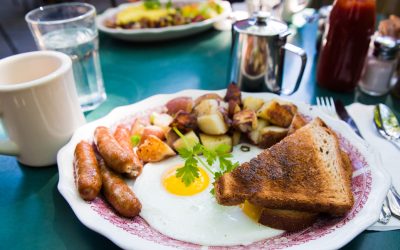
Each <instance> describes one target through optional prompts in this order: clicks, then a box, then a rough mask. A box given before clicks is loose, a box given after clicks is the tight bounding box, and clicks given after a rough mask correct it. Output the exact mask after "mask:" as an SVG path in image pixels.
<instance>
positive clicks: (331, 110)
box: [316, 96, 392, 224]
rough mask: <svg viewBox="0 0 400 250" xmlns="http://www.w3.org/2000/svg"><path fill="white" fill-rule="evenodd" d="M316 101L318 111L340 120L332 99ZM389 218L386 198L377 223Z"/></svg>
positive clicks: (389, 213) (324, 98)
mask: <svg viewBox="0 0 400 250" xmlns="http://www.w3.org/2000/svg"><path fill="white" fill-rule="evenodd" d="M316 101H317V107H318V109H319V110H320V111H322V112H323V113H325V114H327V115H329V116H331V117H333V118H336V119H340V118H339V116H338V114H337V112H336V108H335V101H334V100H333V98H332V97H319V96H317V98H316ZM390 217H392V213H391V212H390V209H389V207H388V204H387V198H385V200H384V202H383V204H382V209H381V213H380V214H379V219H378V222H379V223H381V224H387V223H388V222H389V220H390Z"/></svg>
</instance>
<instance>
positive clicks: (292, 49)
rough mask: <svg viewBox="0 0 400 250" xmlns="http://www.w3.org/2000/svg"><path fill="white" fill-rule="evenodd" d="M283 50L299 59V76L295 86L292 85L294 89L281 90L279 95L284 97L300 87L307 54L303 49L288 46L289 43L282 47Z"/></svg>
mask: <svg viewBox="0 0 400 250" xmlns="http://www.w3.org/2000/svg"><path fill="white" fill-rule="evenodd" d="M283 49H285V50H286V51H289V52H291V53H293V54H295V55H297V56H298V57H300V59H301V67H300V72H299V75H298V77H297V81H296V84H295V85H294V88H293V89H292V90H288V89H283V90H282V91H281V93H282V94H284V95H291V94H293V93H294V92H296V91H297V90H298V89H299V87H300V83H301V79H302V78H303V74H304V70H305V68H306V64H307V54H306V52H305V51H304V50H303V49H301V48H299V47H297V46H294V45H293V44H290V43H286V44H285V45H284V46H283Z"/></svg>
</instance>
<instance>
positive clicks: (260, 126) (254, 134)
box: [248, 118, 269, 144]
mask: <svg viewBox="0 0 400 250" xmlns="http://www.w3.org/2000/svg"><path fill="white" fill-rule="evenodd" d="M268 125H269V124H268V122H267V121H266V120H264V119H260V118H259V119H257V128H256V129H254V130H253V131H251V132H250V133H248V136H249V139H250V140H251V141H252V143H254V144H258V140H259V135H260V131H261V129H263V128H265V127H266V126H268Z"/></svg>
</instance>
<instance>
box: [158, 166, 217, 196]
mask: <svg viewBox="0 0 400 250" xmlns="http://www.w3.org/2000/svg"><path fill="white" fill-rule="evenodd" d="M180 167H182V165H179V166H176V167H173V168H170V169H168V170H167V171H166V172H165V173H164V175H163V180H162V182H163V185H164V187H165V189H166V190H167V191H168V192H170V193H171V194H176V195H183V196H190V195H195V194H197V193H200V192H202V191H203V190H204V189H206V188H207V187H208V185H209V183H210V178H209V177H208V174H207V173H206V171H205V170H204V169H202V168H200V167H199V178H196V179H195V180H194V182H192V183H191V184H190V185H189V186H186V185H185V183H183V182H182V179H181V178H178V177H176V169H178V168H180Z"/></svg>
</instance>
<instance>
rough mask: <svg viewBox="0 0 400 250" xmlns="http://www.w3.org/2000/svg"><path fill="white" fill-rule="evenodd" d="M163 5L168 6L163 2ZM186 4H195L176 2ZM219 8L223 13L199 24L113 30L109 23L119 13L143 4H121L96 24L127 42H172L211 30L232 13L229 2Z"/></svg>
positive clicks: (181, 0)
mask: <svg viewBox="0 0 400 250" xmlns="http://www.w3.org/2000/svg"><path fill="white" fill-rule="evenodd" d="M162 3H163V4H167V3H166V2H165V1H162ZM184 3H195V2H193V1H184V0H178V1H174V4H184ZM215 3H217V4H218V5H219V6H221V7H222V10H221V12H220V13H219V14H218V15H217V16H214V17H211V18H208V19H205V20H203V21H199V22H192V23H188V24H182V25H175V26H168V27H159V28H136V29H122V28H111V27H110V25H109V24H107V22H108V21H110V20H112V19H113V18H115V16H116V15H117V13H121V11H123V10H126V9H127V8H135V7H138V6H140V5H141V4H142V3H141V2H140V3H127V4H121V5H119V6H118V7H116V8H110V9H107V10H106V11H105V12H104V13H103V14H101V15H99V16H98V17H97V20H96V23H97V27H98V29H99V30H100V31H102V32H104V33H106V34H108V35H110V36H112V37H115V38H118V39H122V40H127V41H161V40H170V39H175V38H179V37H184V36H189V35H192V34H196V33H199V32H202V31H205V30H207V29H210V28H211V27H212V26H213V24H214V23H216V22H218V21H221V20H224V19H225V18H227V17H228V16H229V14H230V13H231V6H230V3H229V2H227V1H219V0H217V1H215ZM133 10H134V11H139V9H133Z"/></svg>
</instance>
